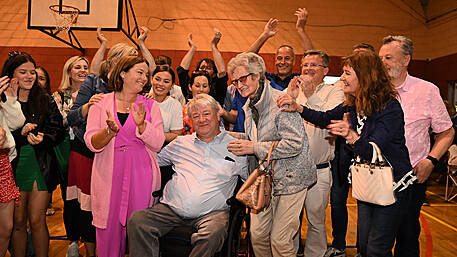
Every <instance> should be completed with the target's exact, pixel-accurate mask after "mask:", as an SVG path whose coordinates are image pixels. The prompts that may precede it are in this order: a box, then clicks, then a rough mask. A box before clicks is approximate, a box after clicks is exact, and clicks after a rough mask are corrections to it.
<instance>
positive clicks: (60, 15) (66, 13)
mask: <svg viewBox="0 0 457 257" xmlns="http://www.w3.org/2000/svg"><path fill="white" fill-rule="evenodd" d="M49 9H50V10H51V11H52V15H53V16H54V19H55V21H56V29H57V31H68V30H69V29H70V27H71V25H73V24H75V23H76V21H77V20H78V15H79V9H78V8H76V7H73V6H69V5H58V4H56V5H51V6H49Z"/></svg>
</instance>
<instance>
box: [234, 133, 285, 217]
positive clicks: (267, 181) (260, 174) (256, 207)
mask: <svg viewBox="0 0 457 257" xmlns="http://www.w3.org/2000/svg"><path fill="white" fill-rule="evenodd" d="M277 145H278V141H274V142H273V143H272V144H271V147H270V150H269V151H268V155H267V165H266V167H265V168H263V166H262V163H263V162H264V161H265V160H263V161H259V167H257V169H255V170H254V171H253V172H252V173H251V174H250V175H249V177H248V178H247V179H246V181H245V182H244V183H243V185H242V186H241V188H240V190H238V193H237V194H236V199H237V200H238V201H240V202H242V203H243V204H244V205H246V206H247V207H249V208H251V212H253V213H257V212H260V211H262V210H263V209H264V208H265V207H268V206H269V205H270V201H271V187H272V186H273V172H274V171H273V167H274V165H275V161H271V159H270V158H271V152H272V151H273V150H274V149H275V148H276V146H277ZM270 166H271V168H270Z"/></svg>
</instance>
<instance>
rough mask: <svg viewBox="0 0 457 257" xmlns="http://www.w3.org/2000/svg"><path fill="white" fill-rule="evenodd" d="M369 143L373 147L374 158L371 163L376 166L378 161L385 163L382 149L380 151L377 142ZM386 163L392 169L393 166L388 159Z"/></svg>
mask: <svg viewBox="0 0 457 257" xmlns="http://www.w3.org/2000/svg"><path fill="white" fill-rule="evenodd" d="M368 143H370V144H371V145H372V146H373V158H372V159H371V163H372V164H375V163H376V160H378V161H379V162H381V163H383V162H384V158H383V157H382V153H381V149H379V146H378V145H377V144H376V143H375V142H368ZM386 162H387V164H389V166H390V167H392V165H391V164H390V162H389V161H388V160H387V159H386Z"/></svg>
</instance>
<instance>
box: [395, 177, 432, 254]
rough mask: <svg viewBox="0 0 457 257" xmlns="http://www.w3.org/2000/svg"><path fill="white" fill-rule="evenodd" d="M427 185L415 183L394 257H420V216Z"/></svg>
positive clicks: (400, 229) (398, 233) (399, 232)
mask: <svg viewBox="0 0 457 257" xmlns="http://www.w3.org/2000/svg"><path fill="white" fill-rule="evenodd" d="M426 190H427V186H426V184H425V183H422V184H419V183H415V184H413V185H412V186H411V191H412V193H411V196H410V201H409V204H408V209H407V211H406V213H405V215H404V216H403V218H402V222H401V226H400V228H399V229H398V232H397V238H396V240H397V242H396V244H395V250H394V256H396V257H419V256H420V248H419V235H420V233H421V226H420V223H419V215H420V211H421V208H422V204H423V203H424V201H425V191H426Z"/></svg>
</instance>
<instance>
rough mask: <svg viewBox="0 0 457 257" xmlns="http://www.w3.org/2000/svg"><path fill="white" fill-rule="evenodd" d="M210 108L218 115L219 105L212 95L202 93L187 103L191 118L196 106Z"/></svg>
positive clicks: (188, 113)
mask: <svg viewBox="0 0 457 257" xmlns="http://www.w3.org/2000/svg"><path fill="white" fill-rule="evenodd" d="M208 105H209V106H210V107H211V109H213V110H214V111H215V112H216V113H217V112H218V111H219V108H220V107H219V104H218V103H217V101H216V100H215V99H214V98H213V97H212V96H210V95H208V94H205V93H201V94H198V95H196V96H195V97H193V98H192V99H190V100H189V103H187V115H188V116H189V117H191V111H192V109H195V107H196V106H200V107H205V106H208Z"/></svg>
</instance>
